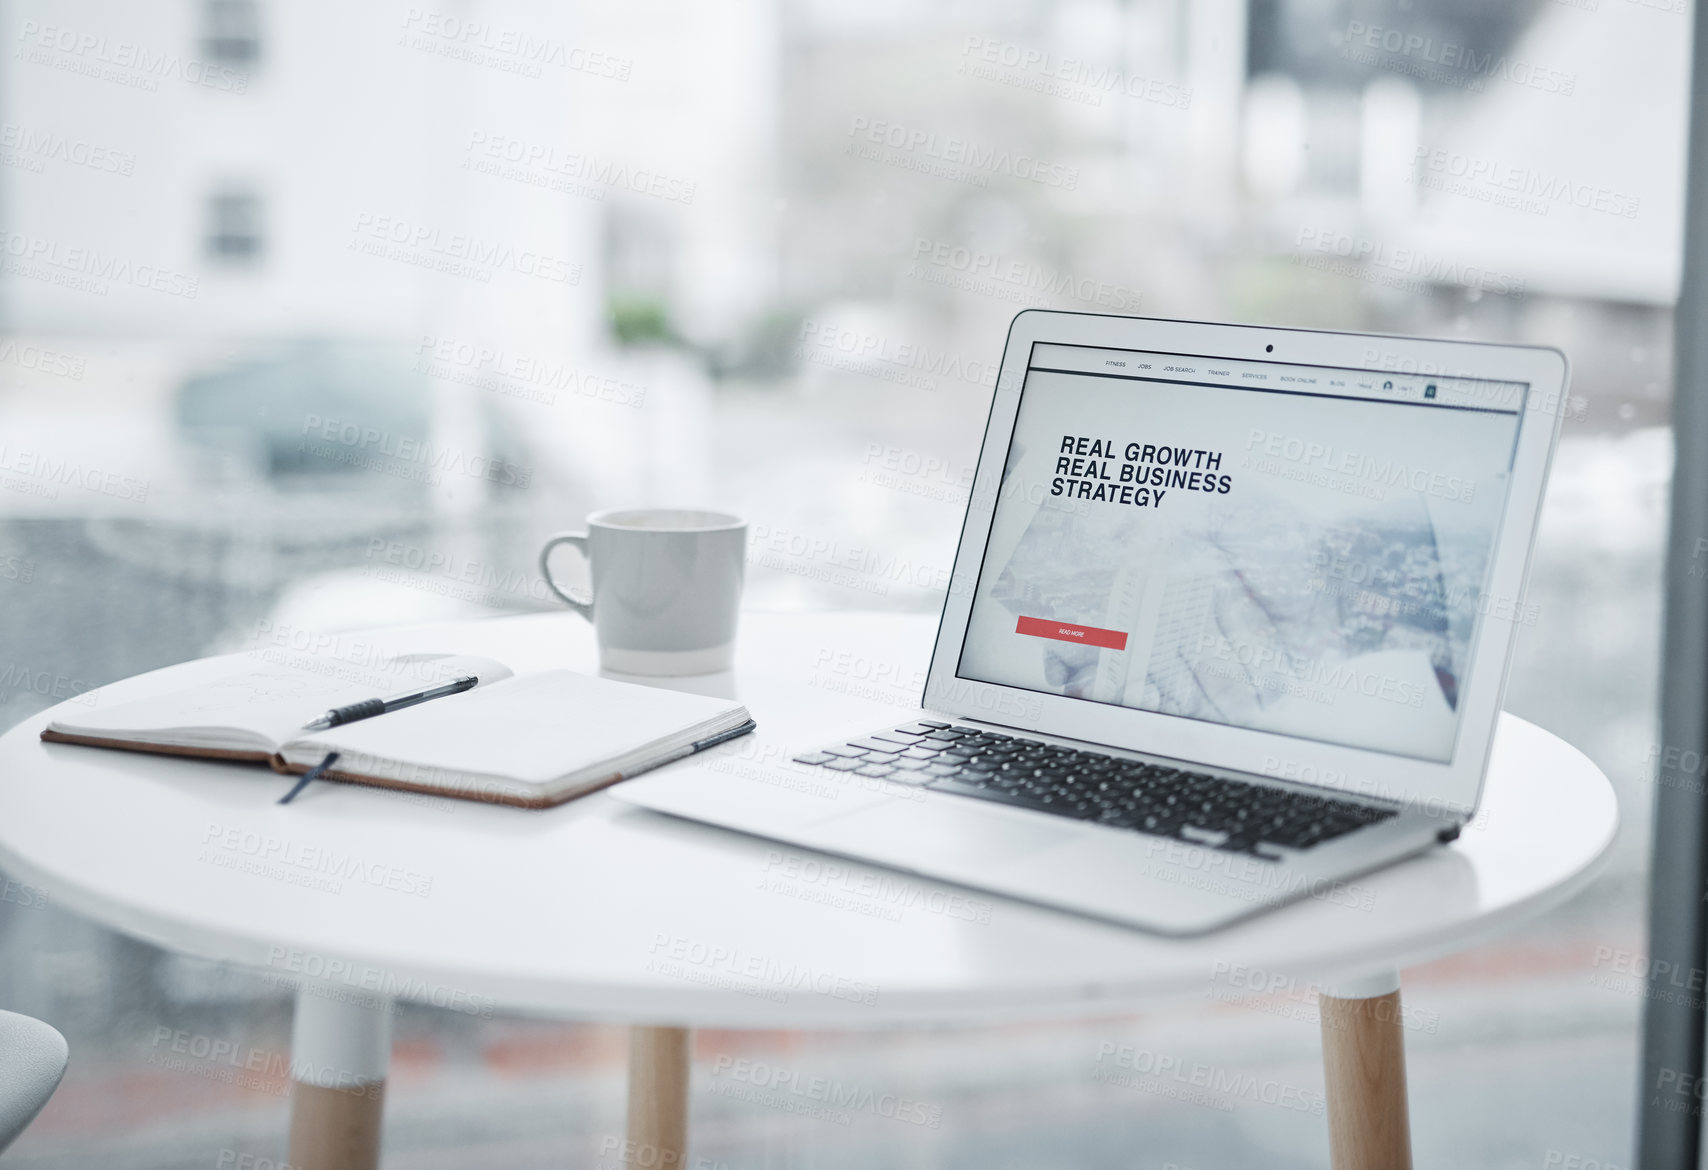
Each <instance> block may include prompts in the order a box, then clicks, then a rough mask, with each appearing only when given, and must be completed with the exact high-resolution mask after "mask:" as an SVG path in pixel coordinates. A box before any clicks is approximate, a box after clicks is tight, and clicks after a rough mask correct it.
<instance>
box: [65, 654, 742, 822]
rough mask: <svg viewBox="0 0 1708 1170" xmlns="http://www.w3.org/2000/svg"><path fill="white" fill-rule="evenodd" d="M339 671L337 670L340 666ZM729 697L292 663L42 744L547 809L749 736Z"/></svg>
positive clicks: (121, 709) (579, 678)
mask: <svg viewBox="0 0 1708 1170" xmlns="http://www.w3.org/2000/svg"><path fill="white" fill-rule="evenodd" d="M334 666H335V668H334ZM470 674H472V675H475V676H476V677H478V678H479V679H480V685H479V686H477V687H475V688H474V689H473V690H470V691H465V692H463V693H462V694H457V695H449V696H446V697H445V698H440V699H433V700H430V701H429V702H425V703H421V704H418V705H417V706H414V707H407V708H405V709H403V710H401V711H393V712H390V713H389V714H385V715H377V716H375V717H373V718H371V719H363V720H360V721H358V722H355V723H346V724H344V725H343V726H340V727H333V728H329V729H327V730H325V731H313V732H308V731H304V730H302V728H303V725H304V724H306V723H308V722H309V721H310V720H312V719H314V718H315V717H316V716H318V715H320V714H321V713H322V712H324V711H326V710H327V709H328V708H331V707H339V706H343V705H345V704H348V703H354V702H359V701H361V700H363V699H369V698H375V697H382V696H386V695H393V694H400V693H404V692H408V691H414V690H419V689H422V688H425V687H430V686H433V685H435V684H437V683H441V682H446V681H449V680H451V679H454V678H459V677H462V676H466V675H470ZM752 728H753V721H752V720H751V719H750V718H749V717H748V713H747V708H745V707H743V706H742V705H741V704H739V703H734V702H730V701H728V700H725V699H713V698H707V697H706V696H704V695H692V694H684V693H682V692H680V691H670V690H662V689H659V688H656V687H646V686H638V685H635V684H632V683H622V682H616V681H614V680H611V679H603V678H595V677H592V676H590V675H584V674H576V673H574V672H573V671H568V670H547V671H540V672H537V673H531V674H519V675H518V674H512V673H511V672H510V670H509V669H508V668H507V667H505V666H504V665H503V664H502V663H499V662H495V661H493V660H492V659H488V658H473V657H469V656H465V655H413V656H409V657H406V658H400V659H396V660H393V661H392V662H391V663H388V669H387V670H385V671H383V672H379V671H370V670H354V669H352V668H351V667H350V666H349V664H347V663H338V664H333V666H329V665H328V664H326V663H324V662H322V661H319V660H312V659H306V658H292V659H286V660H280V661H274V662H269V663H266V664H265V665H258V666H249V667H244V668H241V669H237V670H234V671H232V672H231V673H230V674H227V675H223V676H221V677H220V678H218V679H215V680H213V681H211V682H208V683H204V684H202V685H200V686H195V687H190V688H188V689H185V690H182V691H176V692H172V693H169V694H164V695H156V696H153V697H151V698H146V699H137V700H134V701H132V702H128V703H115V704H113V705H112V706H111V707H105V708H98V709H95V710H91V711H89V713H88V714H87V715H83V714H79V715H77V716H76V717H75V718H73V717H69V716H68V717H65V718H61V719H56V720H54V721H53V722H51V723H49V724H48V725H47V727H46V728H45V729H44V730H43V731H42V733H41V735H42V738H43V739H45V740H50V741H53V742H57V743H79V744H90V745H93V746H96V747H111V748H125V749H129V750H132V751H150V752H167V753H170V754H174V755H187V756H205V757H211V758H215V759H228V760H230V759H237V760H258V761H265V762H267V763H270V764H271V765H272V766H273V767H274V768H275V769H276V770H278V771H281V772H298V773H300V772H307V771H309V770H310V769H312V768H314V767H315V766H317V765H318V764H320V763H321V761H323V760H324V759H325V758H326V756H327V754H328V753H330V752H337V753H338V759H337V761H336V762H335V763H334V764H333V766H332V767H331V769H330V770H329V771H327V772H326V773H325V775H326V776H327V777H328V778H329V779H334V780H350V781H355V782H357V783H361V784H376V785H380V786H383V787H387V788H403V789H409V790H411V791H415V792H430V793H437V794H441V795H445V796H458V797H463V798H465V799H470V800H484V801H495V802H498V803H501V804H515V805H523V806H526V807H530V808H541V807H545V806H547V805H553V804H559V803H561V802H563V801H565V800H570V799H572V798H574V797H577V796H580V795H582V794H583V793H587V792H591V791H593V790H594V789H596V788H602V787H604V786H605V785H607V784H613V783H615V782H616V781H618V780H621V779H623V778H625V777H627V776H633V775H636V774H637V773H640V772H644V771H646V770H647V769H649V768H656V767H658V766H659V765H660V764H665V763H668V762H670V761H671V760H675V759H680V758H681V757H683V756H686V755H690V754H692V753H693V752H695V751H698V750H700V749H702V748H705V747H709V746H711V744H713V743H719V742H722V741H723V740H725V739H728V738H731V737H733V736H735V735H740V734H743V733H745V732H747V731H750V730H752Z"/></svg>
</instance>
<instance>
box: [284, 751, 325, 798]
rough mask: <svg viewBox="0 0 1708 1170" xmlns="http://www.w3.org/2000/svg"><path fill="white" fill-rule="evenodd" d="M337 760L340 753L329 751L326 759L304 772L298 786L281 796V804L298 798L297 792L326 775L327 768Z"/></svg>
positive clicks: (297, 783)
mask: <svg viewBox="0 0 1708 1170" xmlns="http://www.w3.org/2000/svg"><path fill="white" fill-rule="evenodd" d="M337 760H338V753H337V752H327V753H326V758H325V759H324V760H322V761H320V763H318V764H316V765H315V766H314V767H312V768H310V769H309V770H308V771H306V772H304V773H303V774H302V779H300V780H298V781H297V782H296V787H294V788H292V789H291V790H290V791H289V792H287V793H285V794H284V795H283V796H281V797H279V803H280V804H289V803H290V802H291V801H293V800H295V799H296V798H297V793H299V792H301V791H302V790H303V789H304V788H307V787H308V786H309V785H310V784H312V783H313V782H314V781H316V780H318V779H320V778H321V777H322V776H324V775H326V769H328V768H330V767H331V766H332V765H333V764H334V763H336V762H337Z"/></svg>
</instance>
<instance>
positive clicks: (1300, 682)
mask: <svg viewBox="0 0 1708 1170" xmlns="http://www.w3.org/2000/svg"><path fill="white" fill-rule="evenodd" d="M1566 379H1567V366H1566V360H1565V358H1564V356H1563V355H1562V354H1561V353H1559V352H1558V351H1557V350H1552V349H1540V348H1533V347H1523V346H1507V345H1485V344H1477V343H1471V342H1457V341H1436V340H1421V339H1413V338H1403V337H1377V336H1362V335H1355V334H1345V333H1327V332H1316V331H1307V330H1297V329H1268V328H1257V327H1251V326H1235V325H1215V324H1205V323H1201V322H1182V321H1158V320H1144V319H1135V318H1126V317H1108V316H1096V315H1090V314H1079V313H1055V312H1043V311H1034V310H1028V311H1026V312H1023V313H1021V314H1020V315H1019V316H1017V317H1016V318H1015V319H1014V322H1013V324H1012V326H1011V327H1010V329H1009V334H1008V344H1007V348H1006V351H1005V353H1004V357H1003V362H1002V369H1001V373H1000V375H999V377H998V381H997V388H996V393H995V397H994V400H993V402H992V405H991V411H990V419H989V422H988V424H987V425H986V429H985V435H984V445H983V449H982V451H981V453H980V456H979V464H978V471H977V474H976V476H975V478H974V483H973V490H972V494H971V499H970V501H969V504H968V508H967V515H966V520H965V523H964V526H963V528H962V531H961V541H960V547H959V550H958V552H957V553H956V557H955V567H954V572H953V574H952V577H951V582H950V589H949V595H948V598H947V600H946V602H945V604H944V607H943V616H942V620H941V622H940V624H939V627H938V632H937V643H936V648H935V651H934V653H933V657H932V662H931V669H930V672H929V674H928V676H927V681H926V686H925V693H924V695H923V696H922V705H921V707H920V709H919V710H918V711H917V712H915V713H913V714H912V716H911V717H905V718H898V719H895V720H893V721H890V722H887V723H885V724H883V725H881V726H860V727H852V728H848V729H846V731H845V732H844V733H842V734H837V735H833V736H830V737H827V738H823V739H821V740H819V741H817V742H812V743H781V744H779V745H777V746H780V747H781V749H782V754H781V755H780V756H778V757H777V758H778V761H779V762H778V763H777V764H775V765H774V766H773V767H774V770H776V771H778V772H779V775H778V776H767V777H761V778H760V779H759V780H757V781H755V780H752V779H744V778H743V776H744V775H745V776H751V771H752V770H751V769H746V770H735V771H719V770H716V769H715V768H709V767H706V766H704V765H701V766H693V765H686V766H676V767H672V768H667V769H664V770H661V771H659V772H656V773H653V774H651V775H648V776H643V777H639V778H637V779H636V780H633V781H630V782H628V783H626V784H623V785H620V786H618V787H617V788H616V789H614V790H613V793H614V795H615V796H616V798H617V799H619V800H622V801H626V802H629V803H632V804H635V805H639V806H642V807H644V808H649V809H654V810H657V811H660V812H664V813H671V814H674V815H676V816H680V817H687V818H691V819H693V820H696V821H702V822H706V823H710V824H714V825H721V826H725V827H727V828H731V829H738V830H741V831H743V832H746V833H751V834H757V835H760V836H763V837H767V838H772V839H775V840H779V841H787V842H791V843H793V844H797V845H801V846H807V847H811V848H814V849H818V850H822V851H825V852H828V853H833V854H839V855H844V856H847V857H853V858H859V859H862V860H866V861H870V862H876V863H880V864H883V865H886V866H891V867H894V868H896V869H900V870H905V871H909V872H912V873H917V874H922V875H928V876H930V877H933V878H937V879H943V880H946V881H950V882H955V883H959V884H962V885H966V886H970V887H974V888H976V889H980V890H986V891H992V892H995V893H999V894H1004V895H1008V896H1011V897H1015V898H1020V899H1024V900H1027V901H1031V902H1036V903H1041V904H1044V905H1048V906H1053V907H1060V908H1062V909H1066V910H1071V911H1076V912H1079V913H1082V914H1087V915H1092V916H1095V917H1098V918H1103V919H1108V920H1113V921H1115V922H1120V923H1125V924H1129V925H1132V926H1137V927H1142V928H1145V929H1149V930H1153V931H1158V932H1162V933H1168V934H1192V933H1198V932H1202V931H1206V930H1210V929H1212V928H1215V927H1217V926H1220V925H1223V924H1225V923H1228V922H1232V921H1234V920H1236V919H1240V918H1243V917H1245V916H1248V915H1251V914H1254V913H1257V912H1259V911H1261V910H1264V909H1266V908H1269V907H1273V906H1277V905H1280V904H1282V903H1284V902H1287V901H1289V900H1292V899H1295V898H1300V897H1305V896H1311V895H1315V896H1319V897H1329V898H1333V897H1335V894H1336V891H1338V890H1344V889H1345V888H1346V886H1345V885H1344V884H1343V883H1344V882H1345V879H1348V878H1350V877H1353V876H1355V875H1357V874H1360V873H1362V872H1366V871H1369V870H1371V869H1374V868H1377V867H1379V866H1383V865H1386V864H1390V863H1392V862H1394V861H1397V860H1399V859H1401V858H1404V857H1408V856H1410V855H1413V854H1416V853H1419V852H1421V851H1423V850H1427V849H1431V848H1440V847H1443V846H1444V845H1446V844H1447V843H1449V842H1451V841H1452V840H1454V838H1456V837H1457V836H1458V833H1459V830H1460V827H1461V826H1462V825H1463V824H1464V823H1465V822H1466V821H1468V820H1469V819H1470V818H1471V817H1472V816H1473V815H1474V814H1475V812H1476V808H1477V801H1478V797H1479V794H1480V790H1481V787H1482V781H1483V772H1484V768H1485V766H1486V764H1487V761H1488V757H1489V749H1490V745H1491V742H1492V740H1493V736H1494V729H1495V720H1496V717H1497V715H1498V713H1499V711H1500V703H1501V695H1502V692H1503V689H1504V687H1505V681H1506V673H1507V665H1508V661H1509V658H1510V653H1511V649H1512V645H1513V636H1514V632H1515V629H1516V627H1517V625H1518V624H1520V623H1521V622H1523V621H1524V620H1525V618H1526V615H1527V614H1528V613H1529V612H1530V611H1529V608H1528V606H1527V605H1526V603H1525V601H1524V599H1523V598H1524V582H1525V573H1526V569H1527V565H1528V561H1529V554H1530V546H1531V540H1532V536H1533V533H1534V531H1535V527H1536V516H1537V511H1538V509H1539V507H1540V504H1541V500H1542V489H1543V484H1544V482H1545V480H1546V477H1547V470H1548V462H1549V459H1550V456H1551V454H1552V451H1553V446H1554V441H1555V437H1556V435H1557V434H1558V429H1559V422H1560V417H1561V409H1560V408H1561V406H1562V404H1563V402H1564V394H1565V390H1566ZM758 714H759V718H760V723H761V730H760V732H758V733H757V736H758V737H760V738H761V739H763V737H764V736H765V734H766V732H765V729H764V715H763V713H762V712H760V713H758ZM747 751H748V753H749V754H750V755H752V754H753V753H754V749H753V746H752V745H749V747H748V748H747ZM759 754H760V755H761V756H762V757H763V756H764V755H765V753H763V752H762V753H759ZM806 778H810V779H811V780H812V781H813V783H811V784H808V783H803V782H801V781H802V780H804V779H806ZM780 781H781V782H780ZM825 785H832V786H834V787H833V788H832V789H831V791H834V792H836V794H837V799H835V800H825V799H823V797H822V796H814V795H812V793H813V792H815V791H816V792H821V793H822V792H823V791H825V790H826V789H825V787H824V786H825Z"/></svg>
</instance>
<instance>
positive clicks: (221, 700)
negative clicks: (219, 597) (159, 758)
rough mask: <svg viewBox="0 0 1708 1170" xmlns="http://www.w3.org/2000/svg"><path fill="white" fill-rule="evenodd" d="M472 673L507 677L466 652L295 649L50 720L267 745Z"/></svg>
mask: <svg viewBox="0 0 1708 1170" xmlns="http://www.w3.org/2000/svg"><path fill="white" fill-rule="evenodd" d="M470 674H472V675H475V676H477V677H479V678H480V680H481V685H482V686H483V687H484V686H485V685H487V684H488V683H489V682H497V681H499V680H501V679H504V678H508V677H510V674H511V671H510V668H509V667H507V666H505V665H504V664H503V663H501V662H497V661H494V660H493V659H490V658H477V657H473V656H470V655H464V654H411V655H403V656H399V657H397V658H395V659H392V660H390V661H388V662H386V663H385V665H384V667H383V668H381V667H375V666H363V665H357V664H354V663H350V662H344V661H340V660H337V659H327V658H314V657H311V656H307V655H292V656H289V657H285V658H280V659H276V660H273V661H269V662H265V663H262V664H259V665H255V666H244V667H237V668H235V669H233V670H232V671H231V672H230V673H228V674H225V675H223V676H221V677H220V678H218V679H215V680H214V681H212V682H208V683H203V684H201V685H199V686H194V687H188V688H185V689H183V690H179V691H173V692H169V693H167V694H163V695H154V696H150V697H149V698H146V699H135V700H132V701H130V702H128V703H116V704H114V705H112V706H111V707H105V708H103V707H96V708H93V709H91V710H90V711H88V712H87V713H86V714H85V713H83V712H76V713H74V714H73V715H71V716H69V717H67V718H63V719H58V720H55V721H54V722H53V723H52V724H50V725H49V726H50V727H51V728H52V729H53V730H54V731H58V732H63V733H65V734H71V735H85V736H93V737H99V738H105V739H126V740H133V741H136V742H142V743H155V744H171V745H174V746H182V747H201V748H214V749H248V748H255V749H258V750H264V751H272V750H274V749H275V748H276V747H277V746H278V745H279V744H282V743H284V742H285V741H287V740H289V739H292V738H294V737H295V736H297V735H298V734H300V733H301V730H302V726H303V724H305V723H307V722H308V721H309V720H311V719H314V718H316V717H318V716H319V715H321V714H323V713H324V712H325V711H326V710H327V709H328V708H329V707H339V706H343V705H345V704H347V703H357V702H361V701H362V700H364V699H374V698H388V697H391V696H394V695H401V694H405V693H408V692H411V691H418V690H423V689H425V688H427V687H431V686H436V685H438V684H440V683H442V682H447V681H449V680H451V679H454V678H459V677H462V676H464V675H470ZM435 701H436V702H437V701H442V700H435ZM422 705H423V706H426V705H427V704H422Z"/></svg>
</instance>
